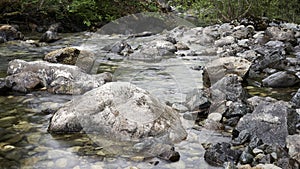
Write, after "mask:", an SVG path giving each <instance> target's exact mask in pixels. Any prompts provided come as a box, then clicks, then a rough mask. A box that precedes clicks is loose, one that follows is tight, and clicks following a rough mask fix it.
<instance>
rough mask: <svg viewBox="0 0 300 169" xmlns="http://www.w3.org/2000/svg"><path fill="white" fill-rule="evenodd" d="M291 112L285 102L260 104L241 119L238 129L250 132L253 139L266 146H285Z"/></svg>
mask: <svg viewBox="0 0 300 169" xmlns="http://www.w3.org/2000/svg"><path fill="white" fill-rule="evenodd" d="M289 111H290V109H289V105H288V104H287V103H286V102H283V101H278V102H275V103H268V104H260V105H258V106H257V107H255V109H254V111H253V112H252V113H251V114H246V115H244V116H243V117H242V118H241V119H240V121H239V123H238V125H237V127H236V129H237V130H238V131H240V132H241V131H243V130H248V131H249V132H250V134H251V136H252V137H253V136H254V137H257V138H259V139H261V140H262V141H263V142H264V143H266V144H270V145H273V144H277V145H281V146H285V138H286V137H287V136H288V124H287V116H288V113H289Z"/></svg>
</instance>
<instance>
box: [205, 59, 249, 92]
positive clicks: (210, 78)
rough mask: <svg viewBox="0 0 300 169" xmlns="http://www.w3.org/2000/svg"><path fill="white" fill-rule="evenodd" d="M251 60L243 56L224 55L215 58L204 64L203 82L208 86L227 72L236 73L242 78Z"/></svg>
mask: <svg viewBox="0 0 300 169" xmlns="http://www.w3.org/2000/svg"><path fill="white" fill-rule="evenodd" d="M250 66H251V62H249V61H247V60H246V59H243V58H237V57H224V58H219V59H216V60H214V61H212V62H210V63H208V64H207V65H206V66H205V69H204V72H203V83H204V85H205V86H206V87H210V86H211V85H213V84H214V83H216V82H217V81H218V80H220V79H222V78H223V77H224V76H225V75H227V74H236V75H238V76H240V77H241V78H243V77H244V76H245V75H246V73H247V72H248V70H249V68H250Z"/></svg>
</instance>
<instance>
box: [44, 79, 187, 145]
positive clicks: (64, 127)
mask: <svg viewBox="0 0 300 169" xmlns="http://www.w3.org/2000/svg"><path fill="white" fill-rule="evenodd" d="M82 130H83V131H85V132H86V133H91V132H93V133H94V132H96V133H99V134H101V135H102V136H104V137H108V138H111V139H117V140H127V141H133V140H137V139H145V138H148V137H166V138H167V140H169V141H172V142H179V141H181V140H184V139H185V138H186V137H187V133H186V131H185V130H184V128H183V127H182V125H181V122H180V119H179V116H178V114H177V112H176V111H174V110H173V109H172V108H171V107H169V106H167V105H165V104H163V103H161V102H160V101H159V100H158V99H156V98H154V97H153V96H151V95H150V94H149V93H148V92H147V91H145V90H143V89H141V88H138V87H136V86H134V85H133V84H130V83H127V82H111V83H107V84H105V85H103V86H101V87H99V88H96V89H93V90H91V91H89V92H87V93H85V94H84V95H82V96H80V97H78V98H74V99H73V100H72V101H70V102H68V103H67V104H66V105H65V106H64V107H62V108H61V109H59V110H58V111H57V112H56V113H55V114H54V115H53V117H52V119H51V121H50V125H49V128H48V131H49V132H52V133H69V132H79V131H82Z"/></svg>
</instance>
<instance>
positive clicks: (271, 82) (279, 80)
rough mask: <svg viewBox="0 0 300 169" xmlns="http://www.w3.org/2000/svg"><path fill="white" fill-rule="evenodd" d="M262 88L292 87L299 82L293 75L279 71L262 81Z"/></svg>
mask: <svg viewBox="0 0 300 169" xmlns="http://www.w3.org/2000/svg"><path fill="white" fill-rule="evenodd" d="M262 82H263V85H264V86H268V87H274V88H276V87H292V86H294V85H296V84H298V83H299V82H300V80H299V78H298V77H297V76H296V75H294V74H293V73H290V72H287V71H280V72H277V73H274V74H272V75H270V76H268V77H267V78H265V79H263V80H262Z"/></svg>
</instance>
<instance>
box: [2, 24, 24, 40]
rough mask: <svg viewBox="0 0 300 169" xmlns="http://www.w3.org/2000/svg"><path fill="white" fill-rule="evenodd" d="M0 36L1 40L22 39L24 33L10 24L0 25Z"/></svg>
mask: <svg viewBox="0 0 300 169" xmlns="http://www.w3.org/2000/svg"><path fill="white" fill-rule="evenodd" d="M0 37H1V41H2V42H6V41H11V40H19V39H20V40H23V39H24V35H23V34H22V33H21V32H19V31H18V30H17V29H16V28H15V27H13V26H11V25H2V26H1V27H0Z"/></svg>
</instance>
